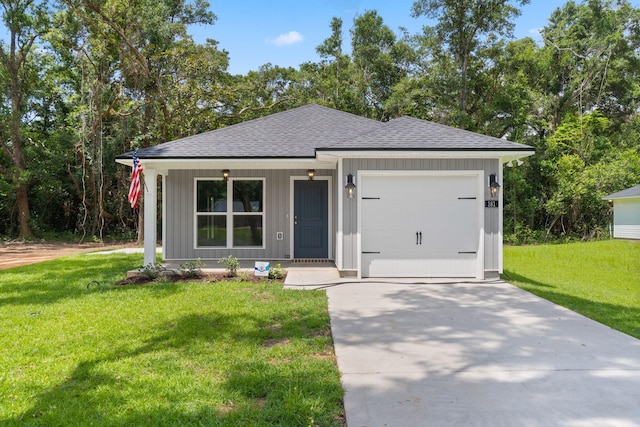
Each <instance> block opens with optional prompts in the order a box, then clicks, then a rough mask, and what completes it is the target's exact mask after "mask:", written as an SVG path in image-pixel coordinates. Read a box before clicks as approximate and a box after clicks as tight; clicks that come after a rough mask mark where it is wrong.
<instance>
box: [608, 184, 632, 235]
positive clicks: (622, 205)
mask: <svg viewBox="0 0 640 427" xmlns="http://www.w3.org/2000/svg"><path fill="white" fill-rule="evenodd" d="M603 200H609V201H611V202H613V237H615V238H617V239H640V185H636V186H635V187H631V188H627V189H626V190H622V191H618V192H617V193H613V194H609V195H608V196H605V197H603Z"/></svg>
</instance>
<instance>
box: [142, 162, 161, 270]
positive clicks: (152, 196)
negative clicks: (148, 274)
mask: <svg viewBox="0 0 640 427" xmlns="http://www.w3.org/2000/svg"><path fill="white" fill-rule="evenodd" d="M142 173H143V176H144V183H143V187H144V190H143V191H144V221H143V223H144V225H143V227H144V264H143V265H144V266H146V265H156V244H157V232H156V226H157V221H158V213H157V208H158V171H157V170H154V169H144V170H143V172H142Z"/></svg>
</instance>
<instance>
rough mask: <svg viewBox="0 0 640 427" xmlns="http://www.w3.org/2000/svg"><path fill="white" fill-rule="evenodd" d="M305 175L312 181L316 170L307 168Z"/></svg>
mask: <svg viewBox="0 0 640 427" xmlns="http://www.w3.org/2000/svg"><path fill="white" fill-rule="evenodd" d="M307 176H308V177H309V181H313V177H314V176H316V170H315V169H307Z"/></svg>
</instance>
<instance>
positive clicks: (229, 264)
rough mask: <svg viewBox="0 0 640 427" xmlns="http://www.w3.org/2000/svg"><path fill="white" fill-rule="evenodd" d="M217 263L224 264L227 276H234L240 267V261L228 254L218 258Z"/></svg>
mask: <svg viewBox="0 0 640 427" xmlns="http://www.w3.org/2000/svg"><path fill="white" fill-rule="evenodd" d="M218 264H224V266H225V268H226V269H227V272H228V273H229V276H235V275H236V273H237V272H238V268H240V261H238V258H236V257H234V256H233V255H229V256H226V257H223V258H220V259H219V260H218Z"/></svg>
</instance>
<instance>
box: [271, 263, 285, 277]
mask: <svg viewBox="0 0 640 427" xmlns="http://www.w3.org/2000/svg"><path fill="white" fill-rule="evenodd" d="M283 277H284V269H283V268H282V265H280V264H276V265H274V266H271V268H270V269H269V279H272V280H279V279H282V278H283Z"/></svg>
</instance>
